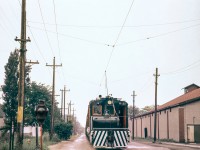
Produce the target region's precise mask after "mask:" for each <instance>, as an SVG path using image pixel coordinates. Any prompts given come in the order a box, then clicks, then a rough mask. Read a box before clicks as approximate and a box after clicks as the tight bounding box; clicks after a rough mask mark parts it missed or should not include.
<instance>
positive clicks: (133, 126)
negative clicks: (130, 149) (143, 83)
mask: <svg viewBox="0 0 200 150" xmlns="http://www.w3.org/2000/svg"><path fill="white" fill-rule="evenodd" d="M131 96H133V117H132V140H134V128H135V124H134V119H135V96H136V95H135V91H133V95H131Z"/></svg>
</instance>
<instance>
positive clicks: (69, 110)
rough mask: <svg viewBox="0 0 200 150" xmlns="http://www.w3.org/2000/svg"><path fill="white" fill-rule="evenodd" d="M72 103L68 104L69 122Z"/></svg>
mask: <svg viewBox="0 0 200 150" xmlns="http://www.w3.org/2000/svg"><path fill="white" fill-rule="evenodd" d="M72 105H74V104H72V102H71V101H70V102H69V104H68V121H71V117H72V116H71V108H72Z"/></svg>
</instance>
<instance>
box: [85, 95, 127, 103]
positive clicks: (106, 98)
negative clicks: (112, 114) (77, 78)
mask: <svg viewBox="0 0 200 150" xmlns="http://www.w3.org/2000/svg"><path fill="white" fill-rule="evenodd" d="M106 100H113V101H115V102H117V101H119V102H123V103H126V104H128V103H127V102H126V101H124V100H121V98H114V97H110V96H107V97H101V98H97V99H96V100H91V101H90V103H89V104H92V103H93V102H97V101H106Z"/></svg>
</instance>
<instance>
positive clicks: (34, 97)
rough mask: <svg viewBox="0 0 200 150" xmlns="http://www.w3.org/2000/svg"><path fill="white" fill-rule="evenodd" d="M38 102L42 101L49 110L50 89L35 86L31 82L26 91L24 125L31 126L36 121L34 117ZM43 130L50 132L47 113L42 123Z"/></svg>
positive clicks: (39, 85)
mask: <svg viewBox="0 0 200 150" xmlns="http://www.w3.org/2000/svg"><path fill="white" fill-rule="evenodd" d="M40 100H44V101H45V105H46V107H47V108H48V109H49V110H51V90H50V87H49V86H45V85H44V84H41V83H39V84H37V83H36V82H32V83H31V84H30V87H29V90H28V91H27V96H26V107H25V110H24V122H25V124H26V125H32V124H33V123H34V122H36V121H37V120H36V116H35V107H36V106H37V105H38V103H39V101H40ZM43 130H44V131H49V130H50V113H48V115H47V118H46V120H45V122H44V125H43Z"/></svg>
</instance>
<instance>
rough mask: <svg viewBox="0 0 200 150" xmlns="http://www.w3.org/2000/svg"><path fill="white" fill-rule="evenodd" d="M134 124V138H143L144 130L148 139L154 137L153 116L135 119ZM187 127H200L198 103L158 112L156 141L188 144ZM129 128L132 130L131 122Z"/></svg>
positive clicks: (199, 104)
mask: <svg viewBox="0 0 200 150" xmlns="http://www.w3.org/2000/svg"><path fill="white" fill-rule="evenodd" d="M134 123H135V128H134V131H135V133H134V136H135V137H138V138H145V133H144V129H145V128H147V132H148V137H151V138H153V137H154V114H147V115H145V116H142V117H137V118H135V120H134ZM188 125H200V101H197V102H193V103H190V104H186V105H184V106H177V107H174V108H169V109H166V110H162V111H161V112H158V113H157V134H156V136H157V139H158V138H159V139H170V140H174V141H176V142H189V141H188V131H187V127H188ZM129 128H130V129H131V130H132V121H130V122H129ZM183 138H184V140H183Z"/></svg>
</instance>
